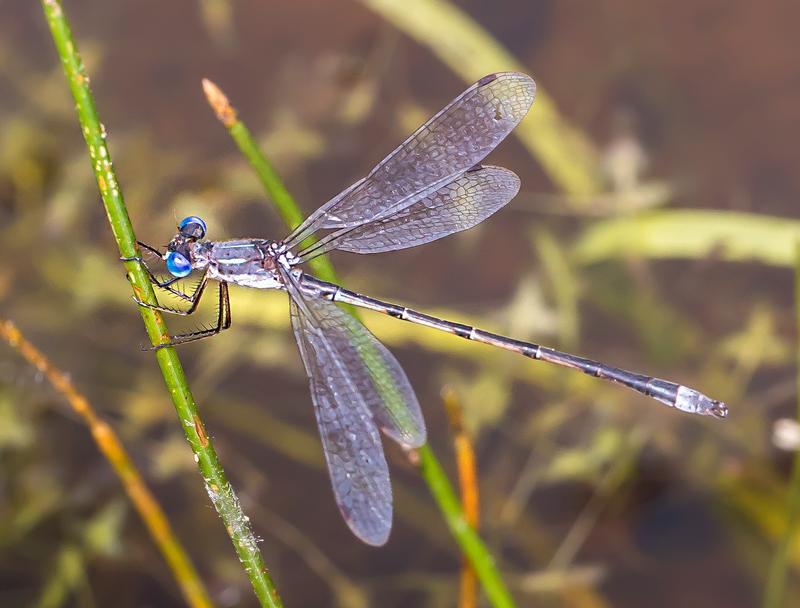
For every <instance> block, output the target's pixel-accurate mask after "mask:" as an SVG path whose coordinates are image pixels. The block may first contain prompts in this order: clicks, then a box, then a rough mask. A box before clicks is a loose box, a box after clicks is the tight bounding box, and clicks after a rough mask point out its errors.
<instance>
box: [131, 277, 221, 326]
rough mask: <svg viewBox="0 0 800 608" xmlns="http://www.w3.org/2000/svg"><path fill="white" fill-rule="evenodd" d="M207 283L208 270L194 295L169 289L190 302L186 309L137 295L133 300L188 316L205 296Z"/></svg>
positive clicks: (171, 312) (160, 309) (143, 304)
mask: <svg viewBox="0 0 800 608" xmlns="http://www.w3.org/2000/svg"><path fill="white" fill-rule="evenodd" d="M207 284H208V272H204V273H203V276H202V277H201V278H200V282H199V283H198V284H197V287H195V288H194V291H193V292H192V295H188V294H185V293H183V292H180V291H177V290H175V289H168V290H167V291H169V292H170V293H176V294H180V295H181V296H182V297H183V299H184V300H186V301H187V302H189V308H187V309H186V310H181V309H180V308H171V307H169V306H161V305H160V304H150V303H148V302H144V301H143V300H140V299H139V298H137V297H136V296H134V297H133V301H134V302H136V303H137V304H138V305H139V306H144V307H145V308H150V309H152V310H158V311H160V312H168V313H170V314H173V315H183V316H188V315H191V314H192V313H194V312H195V311H196V310H197V305H198V304H200V298H202V297H203V292H204V291H205V289H206V285H207ZM226 289H227V288H226Z"/></svg>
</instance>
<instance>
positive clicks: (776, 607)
mask: <svg viewBox="0 0 800 608" xmlns="http://www.w3.org/2000/svg"><path fill="white" fill-rule="evenodd" d="M794 289H795V324H796V326H797V327H798V328H800V243H798V244H796V245H795V276H794ZM796 356H797V422H798V424H800V343H799V344H798V345H797V354H796ZM798 524H800V450H797V451H795V455H794V463H793V466H792V479H791V481H790V482H789V497H788V501H787V505H786V530H785V531H784V533H783V536H782V537H781V539H780V541H779V542H778V546H777V548H776V549H775V555H774V556H773V557H772V562H771V563H770V566H769V572H768V574H767V583H766V586H765V588H764V600H763V602H762V604H761V605H762V606H763V607H764V608H780V606H784V605H785V604H784V596H785V594H786V577H787V573H788V570H789V555H790V553H791V550H792V547H793V545H794V543H795V540H796V538H797V528H798Z"/></svg>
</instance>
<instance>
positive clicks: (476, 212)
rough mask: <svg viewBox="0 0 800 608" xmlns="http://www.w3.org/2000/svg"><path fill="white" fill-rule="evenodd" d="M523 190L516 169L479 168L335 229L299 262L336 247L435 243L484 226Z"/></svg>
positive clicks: (369, 249) (370, 249)
mask: <svg viewBox="0 0 800 608" xmlns="http://www.w3.org/2000/svg"><path fill="white" fill-rule="evenodd" d="M517 192H519V178H518V177H517V176H516V175H515V174H514V173H513V172H512V171H509V170H508V169H503V168H502V167H492V166H486V167H481V166H479V167H476V168H475V169H474V170H471V171H468V172H467V173H465V174H464V175H462V176H461V177H459V178H457V179H456V180H454V181H452V182H450V183H449V184H447V185H446V186H444V187H442V188H439V190H437V191H436V192H433V193H431V194H429V195H428V196H426V197H424V198H423V199H421V200H419V201H417V202H416V203H414V204H413V205H411V206H410V207H406V208H405V209H403V210H402V211H400V212H398V213H396V214H394V215H390V216H388V217H386V218H384V219H381V220H375V221H373V222H369V223H367V224H361V225H360V226H355V227H353V228H345V229H343V230H339V231H336V232H333V233H331V234H330V235H328V236H326V237H325V238H323V239H321V240H320V241H319V242H317V243H315V244H314V245H312V246H311V247H309V248H308V249H306V250H304V251H301V252H300V253H299V254H298V255H299V260H298V262H306V261H308V260H310V259H311V258H314V257H317V256H318V255H321V254H323V253H327V252H329V251H333V250H334V249H338V250H340V251H352V252H354V253H378V252H381V251H395V250H397V249H406V248H408V247H416V246H417V245H422V244H424V243H430V242H431V241H435V240H437V239H440V238H442V237H445V236H448V235H450V234H453V233H454V232H460V231H462V230H467V229H469V228H472V227H473V226H476V225H477V224H480V223H481V222H482V221H483V220H485V219H486V218H487V217H489V216H490V215H492V214H493V213H495V212H496V211H497V210H499V209H500V208H501V207H503V206H504V205H506V204H507V203H508V202H509V201H510V200H511V199H512V198H514V196H516V194H517Z"/></svg>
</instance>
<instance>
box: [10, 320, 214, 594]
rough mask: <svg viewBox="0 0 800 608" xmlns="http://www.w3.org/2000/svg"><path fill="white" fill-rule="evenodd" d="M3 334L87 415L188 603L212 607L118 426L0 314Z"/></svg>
mask: <svg viewBox="0 0 800 608" xmlns="http://www.w3.org/2000/svg"><path fill="white" fill-rule="evenodd" d="M0 337H2V338H3V339H5V340H6V342H8V343H9V345H10V346H11V347H13V348H14V349H15V350H16V351H17V352H19V354H20V355H22V356H23V357H24V358H25V360H26V361H27V362H28V363H30V364H31V365H32V366H33V367H35V368H36V369H37V370H39V371H40V372H41V373H42V374H44V376H45V377H46V378H47V379H48V380H49V381H50V384H52V385H53V388H55V390H56V391H58V392H59V393H60V394H61V395H63V396H64V398H65V399H66V400H67V403H69V405H70V407H72V409H73V410H74V411H75V413H76V414H78V415H79V416H80V417H81V418H83V421H84V422H85V423H86V426H88V427H89V430H90V431H91V433H92V437H93V438H94V440H95V443H97V447H98V448H99V450H100V452H101V453H102V454H103V456H105V458H106V460H108V462H109V463H110V464H111V466H112V468H113V469H114V472H115V473H116V474H117V477H119V479H120V481H121V482H122V486H123V487H124V488H125V492H126V493H127V494H128V498H129V499H130V501H131V502H132V503H133V506H134V507H135V508H136V510H137V511H138V512H139V517H141V518H142V521H143V522H144V524H145V526H147V530H148V532H150V536H151V537H152V538H153V542H155V544H156V546H157V547H158V549H159V550H160V551H161V554H162V555H163V556H164V559H165V560H166V562H167V564H168V565H169V567H170V569H171V570H172V575H173V576H174V577H175V580H176V581H177V582H178V585H180V588H181V591H182V592H183V597H184V599H185V600H186V603H187V604H189V606H192V607H193V608H210V606H211V605H212V604H211V600H210V599H209V597H208V591H206V588H205V586H204V585H203V581H201V580H200V577H199V576H198V574H197V570H195V568H194V565H193V564H192V562H191V560H190V559H189V556H188V555H187V554H186V551H185V550H184V548H183V546H182V545H181V543H180V541H179V540H178V538H177V537H176V536H175V532H174V531H173V529H172V526H171V525H170V523H169V520H168V519H167V516H166V514H165V513H164V510H163V509H162V508H161V505H160V504H158V501H157V500H156V498H155V496H153V494H152V493H151V492H150V488H148V487H147V484H145V482H144V479H142V476H141V474H140V473H139V471H138V469H137V468H136V465H135V464H134V463H133V461H132V460H131V458H130V456H129V455H128V452H127V451H126V450H125V447H124V446H123V445H122V442H121V441H120V439H119V437H117V434H116V433H115V432H114V429H112V428H111V427H110V426H109V425H108V424H107V423H106V422H105V421H103V420H102V419H101V418H100V417H99V416H98V415H97V412H95V410H94V408H93V407H92V406H91V404H90V403H89V400H88V399H87V398H86V397H85V396H84V395H82V394H81V393H80V392H78V390H77V389H76V388H75V385H73V384H72V381H71V380H70V378H69V376H68V375H67V374H65V373H64V372H62V371H61V370H60V369H58V368H57V367H55V366H54V365H53V364H52V363H51V362H50V361H49V360H48V359H47V357H45V356H44V355H43V354H42V352H41V351H40V350H39V349H37V348H36V347H35V346H34V345H33V344H31V343H30V342H28V341H27V340H26V339H25V337H24V336H23V335H22V332H20V331H19V329H17V326H16V325H14V323H12V322H11V321H9V320H7V319H5V320H4V319H2V318H0Z"/></svg>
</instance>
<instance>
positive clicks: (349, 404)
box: [134, 72, 727, 545]
mask: <svg viewBox="0 0 800 608" xmlns="http://www.w3.org/2000/svg"><path fill="white" fill-rule="evenodd" d="M535 93H536V85H535V84H534V82H533V80H532V79H531V78H530V77H529V76H526V75H524V74H519V73H514V72H507V73H499V74H491V75H489V76H486V77H484V78H481V79H480V80H479V81H478V82H477V83H475V84H474V85H472V86H471V87H469V88H468V89H467V90H466V91H464V92H463V93H462V94H461V95H460V96H458V97H457V98H456V99H455V100H453V101H452V102H451V103H450V104H449V105H447V106H446V107H445V108H444V109H443V110H442V111H441V112H439V113H438V114H436V115H435V116H434V117H433V118H431V119H430V120H429V121H428V122H426V123H425V124H424V125H422V126H421V127H420V128H419V129H418V130H417V131H416V132H415V133H414V134H413V135H411V136H410V137H409V138H408V139H407V140H406V141H405V142H403V143H402V144H401V145H400V146H399V147H398V148H397V149H396V150H395V151H394V152H392V153H391V154H389V156H387V157H386V158H385V159H383V160H382V161H381V162H380V163H379V164H378V165H377V166H376V167H375V168H374V169H373V170H372V171H371V172H370V173H369V175H367V176H366V177H365V178H364V179H362V180H360V181H358V182H356V183H355V184H353V185H352V186H350V187H349V188H348V189H347V190H345V191H344V192H342V193H341V194H339V195H337V196H336V197H334V198H333V199H331V200H330V201H328V202H327V203H325V204H324V205H322V207H320V208H319V209H318V210H317V211H315V212H314V213H312V214H311V216H309V217H308V219H306V220H305V221H304V222H303V223H302V224H301V225H300V226H298V227H297V228H296V229H295V230H293V231H292V233H291V234H290V235H289V236H287V237H286V238H285V239H283V240H281V241H271V240H266V239H241V240H232V241H209V240H205V236H206V225H205V222H204V221H203V220H202V219H201V218H199V217H196V216H190V217H187V218H185V219H184V220H183V221H181V222H180V224H179V225H178V232H177V234H176V235H175V236H174V237H173V239H172V240H171V241H170V243H169V245H167V248H166V252H164V253H162V252H160V251H159V250H157V249H155V248H153V247H150V246H148V245H145V244H144V243H140V245H141V246H142V247H143V248H145V249H146V250H148V251H150V252H152V253H154V254H155V255H157V256H159V257H160V258H162V259H163V260H164V261H165V262H166V267H167V270H168V271H169V273H170V274H171V275H172V276H171V277H170V278H169V279H167V280H164V281H161V280H159V278H158V277H157V276H156V275H155V274H153V272H152V271H151V270H150V269H149V268H148V267H147V265H146V264H145V263H144V262H143V261H142V260H141V258H134V259H136V260H138V261H140V262H142V264H144V267H145V268H147V270H148V272H149V274H150V277H151V279H152V281H153V283H154V284H155V285H157V286H158V287H160V288H162V289H165V290H166V291H168V292H170V293H171V294H173V295H174V296H177V297H178V298H180V299H182V300H184V301H185V302H186V303H187V304H188V306H187V307H186V308H184V309H178V308H173V307H165V306H160V305H152V304H148V303H145V302H142V301H138V300H137V302H138V303H139V304H140V305H141V306H147V307H149V308H154V309H156V310H161V311H163V312H167V313H175V314H181V315H189V314H192V313H193V312H194V311H195V310H196V309H197V305H198V303H199V302H200V299H201V297H202V295H203V293H204V292H205V289H206V285H207V284H208V281H209V280H214V281H217V282H218V298H219V317H218V320H217V324H216V326H214V327H212V328H209V329H203V330H198V331H194V332H191V333H186V334H181V335H176V336H173V337H172V339H171V340H170V341H169V342H168V343H166V344H159V345H157V346H155V347H154V348H162V347H165V346H173V345H176V344H183V343H186V342H191V341H194V340H199V339H201V338H205V337H208V336H212V335H215V334H218V333H219V332H220V331H222V330H223V329H227V328H228V327H229V326H230V323H231V313H230V302H229V299H228V283H234V284H237V285H244V286H246V287H255V288H258V289H280V290H284V291H286V292H287V293H288V294H289V311H290V316H291V324H292V329H293V330H294V335H295V338H296V339H297V344H298V346H299V349H300V356H301V358H302V360H303V364H304V366H305V369H306V372H307V375H308V379H309V383H310V387H311V396H312V400H313V402H314V406H315V413H316V417H317V423H318V425H319V431H320V435H321V437H322V444H323V450H324V454H325V459H326V461H327V464H328V471H329V473H330V477H331V481H332V483H333V490H334V494H335V497H336V503H337V504H338V506H339V509H340V511H341V513H342V515H343V517H344V519H345V521H346V522H347V524H348V525H349V526H350V528H351V530H352V531H353V532H354V533H355V534H356V536H358V537H359V538H360V539H361V540H363V541H364V542H366V543H369V544H371V545H382V544H383V543H385V542H386V540H387V538H388V536H389V532H390V530H391V525H392V490H391V485H390V482H389V471H388V467H387V465H386V460H385V457H384V453H383V448H382V445H381V440H380V436H379V434H378V429H381V430H382V431H383V432H384V433H385V434H386V435H388V436H389V437H390V438H391V439H393V440H394V441H396V442H398V443H400V444H402V445H404V446H409V447H418V446H421V445H422V444H423V443H425V440H426V432H425V422H424V421H423V418H422V413H421V411H420V407H419V404H418V402H417V398H416V396H415V395H414V391H413V389H412V388H411V384H410V383H409V381H408V378H407V377H406V374H405V372H403V370H402V368H401V367H400V365H399V364H398V362H397V360H396V359H395V358H394V356H392V354H391V353H390V352H389V351H388V350H387V349H386V347H385V346H384V345H383V344H381V343H380V342H379V341H378V340H377V339H376V338H375V337H374V336H373V335H372V334H371V333H370V332H369V331H367V329H366V328H365V327H364V326H363V325H362V324H361V323H360V322H359V321H358V320H356V319H355V318H354V317H353V316H351V315H350V314H348V313H347V312H345V311H344V310H342V309H341V308H339V307H338V306H337V305H336V304H335V302H341V303H345V304H351V305H354V306H360V307H363V308H367V309H370V310H375V311H378V312H382V313H385V314H388V315H391V316H393V317H396V318H398V319H402V320H404V321H410V322H412V323H419V324H421V325H425V326H427V327H431V328H433V329H438V330H441V331H445V332H448V333H451V334H454V335H456V336H458V337H460V338H466V339H467V340H474V341H476V342H483V343H484V344H490V345H492V346H498V347H500V348H504V349H506V350H510V351H513V352H517V353H520V354H522V355H524V356H526V357H530V358H531V359H540V360H542V361H547V362H550V363H555V364H556V365H561V366H565V367H569V368H573V369H576V370H580V371H582V372H584V373H586V374H590V375H593V376H597V377H598V378H603V379H605V380H610V381H612V382H616V383H619V384H622V385H623V386H627V387H628V388H630V389H633V390H635V391H637V392H639V393H642V394H644V395H647V396H648V397H653V398H654V399H657V400H658V401H661V402H662V403H665V404H666V405H669V406H671V407H674V408H677V409H679V410H682V411H685V412H691V413H695V414H703V415H710V416H714V417H717V418H723V417H725V416H726V414H727V408H726V406H725V404H723V403H721V402H720V401H715V400H713V399H710V398H709V397H706V396H705V395H703V394H702V393H700V392H698V391H696V390H694V389H691V388H688V387H686V386H682V385H680V384H676V383H675V382H669V381H667V380H660V379H658V378H653V377H650V376H646V375H644V374H637V373H633V372H629V371H626V370H623V369H619V368H616V367H611V366H609V365H605V364H603V363H599V362H597V361H592V360H590V359H584V358H582V357H577V356H575V355H570V354H567V353H563V352H559V351H557V350H554V349H552V348H547V347H545V346H539V345H538V344H531V343H528V342H522V341H520V340H514V339H512V338H507V337H505V336H500V335H497V334H493V333H490V332H487V331H483V330H481V329H477V328H475V327H469V326H467V325H462V324H460V323H453V322H451V321H446V320H443V319H439V318H436V317H433V316H430V315H426V314H423V313H420V312H417V311H414V310H411V309H409V308H407V307H405V306H399V305H397V304H391V303H389V302H383V301H381V300H376V299H375V298H370V297H367V296H364V295H360V294H358V293H355V292H352V291H349V290H347V289H344V288H343V287H340V286H339V285H335V284H333V283H328V282H326V281H322V280H320V279H317V278H315V277H313V276H310V275H308V274H306V273H305V272H303V270H301V269H300V266H301V265H302V264H303V263H304V262H307V261H309V260H311V259H312V258H314V257H316V256H319V255H322V254H324V253H327V252H329V251H333V250H338V251H351V252H355V253H377V252H381V251H394V250H397V249H405V248H408V247H415V246H417V245H422V244H423V243H428V242H431V241H434V240H436V239H439V238H442V237H444V236H447V235H449V234H453V233H455V232H459V231H461V230H466V229H468V228H471V227H473V226H475V225H476V224H479V223H480V222H482V221H483V220H485V219H486V218H487V217H489V216H490V215H492V214H493V213H494V212H495V211H497V210H498V209H500V208H501V207H503V206H504V205H505V204H506V203H508V202H509V201H510V200H511V199H512V198H514V196H515V195H516V194H517V192H518V190H519V186H520V182H519V178H518V177H517V176H516V175H515V174H514V173H512V172H511V171H509V170H507V169H503V168H501V167H494V166H491V165H482V164H480V163H481V161H482V160H483V159H484V157H486V155H487V154H489V152H491V151H492V150H493V149H494V148H495V146H497V145H498V144H499V143H500V142H501V141H502V140H503V139H504V138H505V137H506V136H507V135H508V134H509V133H510V132H511V130H512V129H514V127H515V126H516V125H517V124H518V123H519V121H520V120H522V118H523V117H524V116H525V114H527V112H528V109H529V108H530V106H531V104H532V103H533V98H534V95H535ZM319 231H326V233H325V235H324V236H323V237H322V238H320V239H319V240H317V241H316V242H315V243H314V244H312V245H308V246H306V247H301V243H303V242H304V241H305V240H306V239H307V238H308V237H310V236H312V235H314V234H317V233H318V232H319ZM192 271H198V272H199V273H201V275H200V281H199V283H198V284H197V287H196V288H195V289H194V290H193V292H192V293H191V294H186V293H183V292H182V291H180V290H178V289H175V288H174V287H173V284H174V283H175V282H176V281H177V280H178V279H180V278H182V277H186V276H188V275H189V274H190V273H192Z"/></svg>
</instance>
